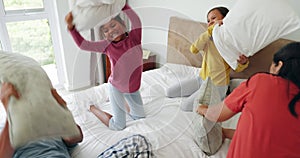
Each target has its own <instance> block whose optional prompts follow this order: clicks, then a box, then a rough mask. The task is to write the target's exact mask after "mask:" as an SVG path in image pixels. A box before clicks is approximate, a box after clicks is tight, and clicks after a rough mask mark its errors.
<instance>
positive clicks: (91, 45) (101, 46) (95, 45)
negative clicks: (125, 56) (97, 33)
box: [65, 12, 109, 52]
mask: <svg viewBox="0 0 300 158" xmlns="http://www.w3.org/2000/svg"><path fill="white" fill-rule="evenodd" d="M65 21H66V23H67V28H68V30H69V31H70V33H71V35H72V37H73V39H74V41H75V43H76V45H77V46H78V47H79V48H80V49H82V50H86V51H91V52H104V51H105V49H106V47H107V46H108V45H109V42H108V41H106V40H100V41H96V42H94V41H88V40H86V39H84V38H83V37H82V36H81V34H80V33H79V32H78V31H77V30H76V26H75V25H74V24H73V15H72V12H69V13H68V14H67V15H66V17H65Z"/></svg>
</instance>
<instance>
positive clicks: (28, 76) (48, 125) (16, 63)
mask: <svg viewBox="0 0 300 158" xmlns="http://www.w3.org/2000/svg"><path fill="white" fill-rule="evenodd" d="M0 65H1V66H0V87H1V83H3V82H10V83H12V84H13V85H14V86H15V87H16V89H17V91H18V92H19V93H20V94H21V97H20V99H16V98H15V97H11V98H10V101H9V106H8V111H7V118H8V123H9V137H10V142H11V144H12V146H13V147H14V148H18V147H20V146H22V145H23V144H25V143H27V142H28V141H31V140H36V139H39V138H42V137H52V136H55V137H56V136H67V137H69V136H77V135H79V134H80V131H79V130H78V128H77V126H76V123H75V121H74V119H73V116H72V113H71V112H70V111H69V110H68V109H67V108H64V107H62V106H61V105H59V104H58V103H57V101H56V100H55V98H54V97H53V96H52V94H51V91H50V90H51V88H52V85H51V81H50V80H49V78H48V76H47V74H46V73H45V71H44V70H43V69H42V67H41V66H40V65H39V63H37V62H36V61H35V60H33V59H31V58H29V57H25V56H23V55H21V54H16V53H9V52H3V51H0Z"/></svg>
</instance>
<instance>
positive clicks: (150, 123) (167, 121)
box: [63, 63, 238, 158]
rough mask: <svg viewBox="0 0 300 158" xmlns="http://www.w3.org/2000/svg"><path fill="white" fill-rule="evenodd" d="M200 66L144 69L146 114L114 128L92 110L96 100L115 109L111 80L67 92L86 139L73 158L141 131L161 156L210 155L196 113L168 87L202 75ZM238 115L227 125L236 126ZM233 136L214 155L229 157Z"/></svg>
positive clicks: (95, 153)
mask: <svg viewBox="0 0 300 158" xmlns="http://www.w3.org/2000/svg"><path fill="white" fill-rule="evenodd" d="M199 70H200V69H199V68H196V67H192V66H186V65H180V64H170V63H167V64H165V65H163V66H162V67H161V68H159V69H154V70H150V71H146V72H143V75H142V84H141V88H140V92H141V95H142V99H143V103H144V108H145V113H146V118H145V119H140V120H132V119H130V117H129V116H127V124H126V128H125V129H124V130H122V131H113V130H110V129H109V128H108V127H106V126H105V125H104V124H103V123H102V122H101V121H100V120H99V119H98V118H96V117H95V116H94V115H93V114H92V113H91V112H89V111H88V105H89V104H90V103H91V102H92V103H94V104H96V106H97V107H99V108H100V109H102V110H104V111H106V112H108V113H111V108H110V102H109V99H108V85H107V83H105V84H102V85H99V86H96V87H92V88H89V89H86V90H82V91H78V92H75V93H72V94H69V95H66V96H63V97H64V99H65V100H66V101H67V103H68V107H69V109H70V110H71V111H72V114H73V116H74V118H75V121H76V122H77V123H78V124H79V125H80V126H81V128H82V130H83V135H84V139H83V142H81V143H80V144H79V145H78V146H77V147H76V148H75V149H74V150H73V151H72V157H73V158H86V157H97V156H98V155H99V154H100V153H101V152H103V151H104V150H105V149H107V148H109V147H110V146H112V145H113V144H115V143H117V142H118V141H119V140H121V139H122V138H125V137H128V136H131V135H134V134H141V135H144V136H145V137H146V138H147V139H148V140H149V141H150V143H151V145H152V150H153V153H154V155H155V156H156V157H159V158H170V157H172V158H182V157H189V158H192V157H195V158H206V157H209V156H207V155H205V153H203V152H202V151H201V150H200V148H199V147H198V146H197V144H196V142H195V139H194V138H195V137H194V130H193V125H192V121H193V119H195V116H196V115H197V114H196V113H193V112H184V111H182V110H181V109H180V104H181V103H182V101H183V99H184V97H177V98H168V97H166V95H165V91H166V89H167V88H168V87H170V86H171V85H173V84H177V83H178V82H180V81H181V80H184V79H186V78H193V77H197V76H198V75H199ZM237 118H238V117H234V118H233V119H231V120H229V121H227V122H225V123H224V124H223V126H226V127H232V128H235V126H236V122H237ZM229 143H230V140H225V141H224V143H223V145H222V147H221V148H220V149H219V151H218V152H217V153H216V154H215V155H212V156H210V157H212V158H214V157H215V158H223V157H224V158H225V157H226V154H227V150H228V146H229Z"/></svg>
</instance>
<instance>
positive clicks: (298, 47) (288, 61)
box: [273, 42, 300, 117]
mask: <svg viewBox="0 0 300 158" xmlns="http://www.w3.org/2000/svg"><path fill="white" fill-rule="evenodd" d="M279 61H281V62H283V65H282V67H281V68H280V70H279V73H278V76H281V77H282V78H285V79H287V80H290V81H292V82H293V83H294V84H296V85H297V86H298V87H299V89H300V42H292V43H289V44H287V45H286V46H284V47H282V48H281V49H280V50H279V51H278V52H277V53H275V54H274V57H273V62H274V63H275V65H278V63H279ZM299 99H300V92H299V93H298V94H297V95H296V96H295V97H294V98H293V99H292V100H291V102H290V103H289V110H290V112H291V113H292V115H294V116H295V117H298V114H297V113H296V111H295V106H296V103H297V102H298V101H299Z"/></svg>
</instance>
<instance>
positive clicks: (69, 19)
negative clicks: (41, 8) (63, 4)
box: [65, 12, 74, 30]
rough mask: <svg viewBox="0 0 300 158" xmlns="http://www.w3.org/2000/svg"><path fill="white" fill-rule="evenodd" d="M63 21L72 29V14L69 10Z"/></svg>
mask: <svg viewBox="0 0 300 158" xmlns="http://www.w3.org/2000/svg"><path fill="white" fill-rule="evenodd" d="M65 21H66V23H67V26H68V29H69V30H73V29H74V25H73V15H72V12H69V13H68V14H67V15H66V17H65Z"/></svg>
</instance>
